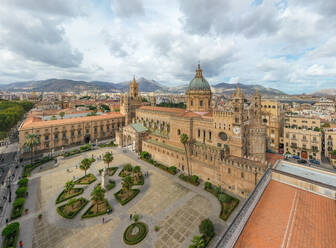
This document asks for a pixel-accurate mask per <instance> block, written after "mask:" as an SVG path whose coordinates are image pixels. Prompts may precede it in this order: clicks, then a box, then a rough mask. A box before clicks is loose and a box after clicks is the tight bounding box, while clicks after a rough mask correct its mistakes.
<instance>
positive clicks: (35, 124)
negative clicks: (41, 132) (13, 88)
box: [21, 112, 123, 129]
mask: <svg viewBox="0 0 336 248" xmlns="http://www.w3.org/2000/svg"><path fill="white" fill-rule="evenodd" d="M122 116H123V115H122V114H120V113H119V112H111V113H108V114H105V115H99V116H85V117H78V118H69V119H61V120H50V121H42V120H41V119H37V118H34V117H31V118H27V119H26V120H25V121H24V123H23V125H22V126H21V129H29V128H40V127H48V126H51V125H53V126H57V125H65V124H72V123H74V124H76V123H81V122H83V121H99V120H105V119H111V118H119V117H122ZM39 120H40V121H39Z"/></svg>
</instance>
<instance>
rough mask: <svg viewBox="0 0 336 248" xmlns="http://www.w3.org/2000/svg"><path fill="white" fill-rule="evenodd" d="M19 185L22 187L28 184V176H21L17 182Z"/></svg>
mask: <svg viewBox="0 0 336 248" xmlns="http://www.w3.org/2000/svg"><path fill="white" fill-rule="evenodd" d="M17 184H18V185H19V187H24V186H27V185H28V178H26V177H25V178H22V179H20V180H19V181H18V183H17Z"/></svg>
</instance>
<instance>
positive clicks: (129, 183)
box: [121, 176, 133, 191]
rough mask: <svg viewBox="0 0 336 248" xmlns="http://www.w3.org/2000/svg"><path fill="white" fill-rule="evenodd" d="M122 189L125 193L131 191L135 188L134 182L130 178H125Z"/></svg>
mask: <svg viewBox="0 0 336 248" xmlns="http://www.w3.org/2000/svg"><path fill="white" fill-rule="evenodd" d="M121 184H122V187H123V188H124V189H125V191H129V190H130V188H131V187H132V186H133V180H132V178H131V177H130V176H127V177H124V178H123V181H122V183H121Z"/></svg>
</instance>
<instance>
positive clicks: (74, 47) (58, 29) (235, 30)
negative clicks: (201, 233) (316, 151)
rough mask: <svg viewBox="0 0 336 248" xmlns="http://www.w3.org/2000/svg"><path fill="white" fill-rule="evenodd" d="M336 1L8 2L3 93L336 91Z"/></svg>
mask: <svg viewBox="0 0 336 248" xmlns="http://www.w3.org/2000/svg"><path fill="white" fill-rule="evenodd" d="M335 56H336V1H335V0H264V1H263V0H254V1H251V0H225V1H224V0H170V1H166V0H71V1H70V0H52V1H49V0H48V1H46V0H1V2H0V83H9V82H15V81H27V80H37V79H47V78H55V77H56V78H69V79H74V80H103V81H109V82H120V81H126V80H130V79H131V78H132V76H133V74H135V75H136V76H137V77H145V78H148V79H154V80H157V81H159V82H161V83H164V84H166V85H168V84H170V85H179V84H185V83H187V82H189V81H190V80H191V79H192V77H193V75H194V71H195V68H196V65H197V63H198V61H201V66H202V68H203V71H204V75H205V77H206V78H207V79H208V81H209V82H210V84H216V83H219V82H227V83H236V82H240V83H247V84H255V83H257V84H262V85H264V86H266V87H272V88H277V89H280V90H283V91H285V92H288V93H301V92H307V93H309V92H312V91H315V90H318V89H321V88H330V87H336V57H335Z"/></svg>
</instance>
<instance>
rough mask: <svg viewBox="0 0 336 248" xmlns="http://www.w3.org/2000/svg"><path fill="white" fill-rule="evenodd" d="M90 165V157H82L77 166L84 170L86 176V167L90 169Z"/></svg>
mask: <svg viewBox="0 0 336 248" xmlns="http://www.w3.org/2000/svg"><path fill="white" fill-rule="evenodd" d="M90 166H91V161H90V159H88V158H84V159H83V160H82V161H81V163H80V165H79V168H80V169H81V170H83V171H85V176H86V171H87V170H88V169H90Z"/></svg>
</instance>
